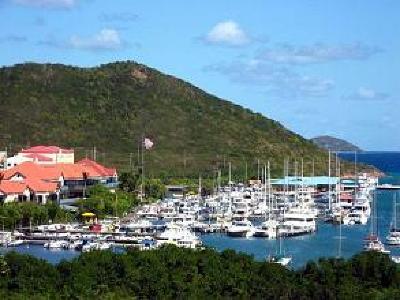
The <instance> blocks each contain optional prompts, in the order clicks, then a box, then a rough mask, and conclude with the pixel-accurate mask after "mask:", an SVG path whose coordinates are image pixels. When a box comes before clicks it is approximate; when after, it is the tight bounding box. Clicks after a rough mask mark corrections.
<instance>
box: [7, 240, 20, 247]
mask: <svg viewBox="0 0 400 300" xmlns="http://www.w3.org/2000/svg"><path fill="white" fill-rule="evenodd" d="M23 243H24V241H23V240H11V241H9V242H7V247H18V246H20V245H22V244H23Z"/></svg>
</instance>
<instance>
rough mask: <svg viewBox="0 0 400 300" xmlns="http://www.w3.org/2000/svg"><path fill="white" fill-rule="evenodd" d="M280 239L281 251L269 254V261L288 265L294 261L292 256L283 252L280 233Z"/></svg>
mask: <svg viewBox="0 0 400 300" xmlns="http://www.w3.org/2000/svg"><path fill="white" fill-rule="evenodd" d="M278 240H279V251H278V252H277V253H276V254H275V255H268V257H267V261H268V262H270V263H276V264H280V265H282V266H284V267H286V266H287V265H289V263H290V262H291V261H292V258H291V257H290V256H286V255H285V253H284V252H283V250H282V237H281V236H280V235H279V234H278Z"/></svg>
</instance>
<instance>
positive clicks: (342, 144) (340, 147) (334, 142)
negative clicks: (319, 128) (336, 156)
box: [311, 135, 363, 152]
mask: <svg viewBox="0 0 400 300" xmlns="http://www.w3.org/2000/svg"><path fill="white" fill-rule="evenodd" d="M311 141H313V142H314V143H315V144H316V145H317V146H318V147H321V148H323V149H325V150H331V151H357V152H361V151H363V150H362V149H360V148H359V147H357V146H356V145H354V144H352V143H350V142H348V141H346V140H344V139H339V138H336V137H333V136H330V135H321V136H317V137H315V138H312V139H311Z"/></svg>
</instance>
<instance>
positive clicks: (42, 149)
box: [21, 146, 74, 154]
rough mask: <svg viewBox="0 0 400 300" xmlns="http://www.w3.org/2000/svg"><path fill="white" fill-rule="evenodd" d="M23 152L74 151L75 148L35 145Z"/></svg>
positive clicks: (51, 152) (50, 152) (49, 152)
mask: <svg viewBox="0 0 400 300" xmlns="http://www.w3.org/2000/svg"><path fill="white" fill-rule="evenodd" d="M21 153H47V154H54V153H74V150H73V149H63V148H60V147H58V146H34V147H31V148H28V149H22V150H21Z"/></svg>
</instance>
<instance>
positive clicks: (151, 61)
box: [0, 0, 400, 150]
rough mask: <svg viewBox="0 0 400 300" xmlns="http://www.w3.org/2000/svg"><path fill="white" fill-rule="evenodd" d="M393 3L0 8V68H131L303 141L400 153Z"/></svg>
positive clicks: (24, 1) (90, 3)
mask: <svg viewBox="0 0 400 300" xmlns="http://www.w3.org/2000/svg"><path fill="white" fill-rule="evenodd" d="M399 12H400V1H397V0H392V1H389V0H386V1H385V0H380V1H368V0H359V1H357V0H353V1H349V0H326V1H311V0H310V1H306V0H287V1H278V0H276V1H268V0H251V1H245V0H235V1H232V0H202V1H188V0H168V1H167V0H146V1H144V0H142V1H138V0H115V1H106V0H103V1H100V0H0V16H1V18H0V28H1V30H0V65H12V64H15V63H21V62H26V61H35V62H54V63H55V62H57V63H66V64H73V65H79V66H94V65H98V64H100V63H106V62H111V61H115V60H128V59H129V60H136V61H138V62H141V63H144V64H147V65H149V66H151V67H154V68H157V69H159V70H161V71H163V72H165V73H169V74H172V75H175V76H177V77H180V78H182V79H184V80H187V81H189V82H191V83H193V84H194V85H196V86H199V87H201V88H202V89H204V90H206V91H208V92H210V93H213V94H215V95H217V96H219V97H221V98H225V99H228V100H231V101H233V102H235V103H238V104H240V105H243V106H245V107H248V108H250V109H252V110H254V111H257V112H261V113H263V114H264V115H266V116H267V117H270V118H273V119H276V120H278V121H280V122H281V123H282V124H283V125H285V126H286V127H288V128H290V129H291V130H293V131H296V132H298V133H300V134H302V135H304V136H305V137H307V138H310V137H313V136H316V135H322V134H329V135H333V136H337V137H340V138H345V139H347V140H349V141H351V142H354V143H356V144H357V145H359V146H361V147H362V148H364V149H367V150H400V135H399V134H398V128H400V118H399V117H398V114H399V112H398V110H399V108H400V104H399V100H400V76H399V74H398V72H399V70H400V39H399V35H400V18H399V17H398V14H399Z"/></svg>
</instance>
